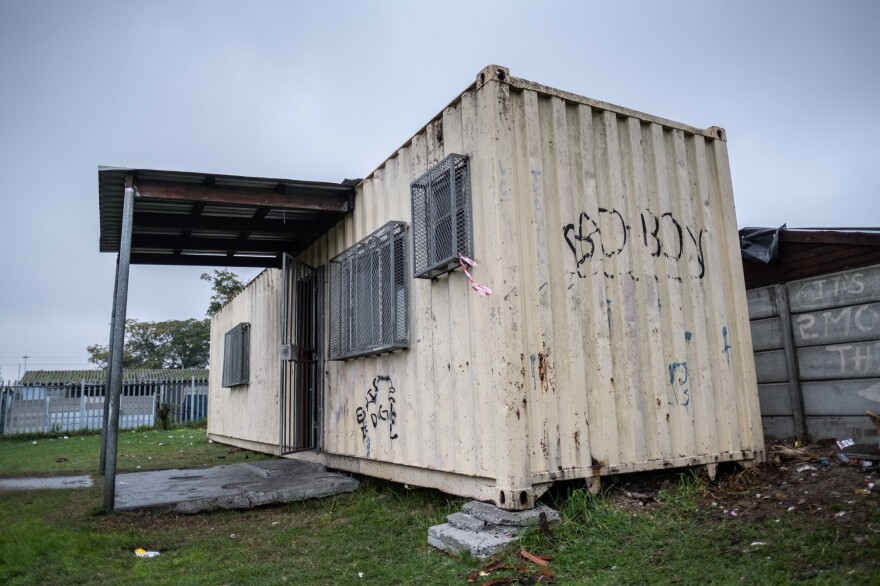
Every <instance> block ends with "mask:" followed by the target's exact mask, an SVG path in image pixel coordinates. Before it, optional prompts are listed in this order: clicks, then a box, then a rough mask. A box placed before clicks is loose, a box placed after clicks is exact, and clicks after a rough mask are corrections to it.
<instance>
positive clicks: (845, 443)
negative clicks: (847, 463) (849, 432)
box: [836, 439, 856, 450]
mask: <svg viewBox="0 0 880 586" xmlns="http://www.w3.org/2000/svg"><path fill="white" fill-rule="evenodd" d="M836 443H837V449H838V450H842V449H843V448H848V447H850V446H852V445H855V443H856V442H854V441H853V440H852V439H842V440H837V442H836Z"/></svg>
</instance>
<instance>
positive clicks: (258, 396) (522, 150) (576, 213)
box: [208, 65, 764, 509]
mask: <svg viewBox="0 0 880 586" xmlns="http://www.w3.org/2000/svg"><path fill="white" fill-rule="evenodd" d="M726 139H727V137H726V135H725V132H724V130H722V129H721V128H717V127H711V128H708V129H704V130H703V129H698V128H693V127H690V126H686V125H684V124H680V123H677V122H672V121H670V120H665V119H663V118H659V117H656V116H651V115H648V114H643V113H640V112H636V111H633V110H629V109H627V108H622V107H619V106H614V105H611V104H607V103H604V102H600V101H596V100H593V99H589V98H585V97H582V96H579V95H575V94H573V93H569V92H565V91H560V90H556V89H552V88H549V87H546V86H543V85H540V84H537V83H533V82H531V81H526V80H524V79H519V78H516V77H511V76H510V74H509V72H508V70H507V69H506V68H504V67H500V66H494V65H493V66H489V67H487V68H485V69H484V70H483V71H481V72H480V73H479V74H478V75H477V78H476V81H475V82H474V83H473V84H472V85H470V86H469V87H468V88H466V89H465V90H464V91H463V92H462V93H461V94H460V95H459V96H458V97H457V98H455V99H454V100H453V101H452V102H451V103H450V104H449V105H448V106H447V107H446V108H444V109H443V111H442V112H441V113H440V114H438V115H437V116H436V117H435V118H434V119H432V120H431V121H429V122H428V123H427V124H426V125H425V126H424V127H423V128H421V129H420V130H419V131H418V132H417V133H416V134H415V135H414V136H413V137H412V138H410V139H409V140H407V141H406V142H405V143H404V144H403V146H401V147H400V148H399V149H398V150H397V151H395V152H394V153H392V155H391V156H390V157H389V158H388V159H387V160H385V161H384V162H382V163H381V164H380V165H379V167H378V168H377V169H376V170H375V171H373V172H372V173H370V174H369V176H368V177H366V179H363V180H362V181H361V182H360V183H359V184H358V186H357V189H356V196H355V199H354V202H353V204H354V205H353V210H352V211H351V212H350V213H348V214H347V215H346V216H345V217H344V219H343V220H342V221H340V222H338V223H337V224H336V225H334V226H333V227H331V228H330V229H328V230H326V231H325V232H324V233H322V234H319V235H317V236H316V237H315V240H314V242H313V244H312V245H311V246H310V247H309V248H307V249H306V250H305V252H304V253H302V254H300V255H299V256H298V257H297V258H292V257H285V261H284V267H283V268H282V269H281V270H278V269H267V270H266V271H264V272H263V273H261V274H260V275H259V276H258V277H257V278H256V279H254V280H253V281H252V282H251V283H250V284H249V285H248V286H247V288H246V289H245V290H244V291H243V292H242V293H240V294H239V295H238V296H237V297H235V298H234V299H233V300H232V301H231V302H229V303H228V304H227V305H226V306H225V307H224V308H223V309H222V310H221V311H219V312H218V313H217V314H216V315H215V316H214V318H213V320H212V323H211V365H212V369H211V384H210V398H209V418H208V432H209V436H210V438H211V439H212V440H214V441H218V442H223V443H227V444H231V445H236V446H241V447H246V448H251V449H256V450H260V451H264V452H267V453H274V454H281V455H286V456H291V457H297V458H302V459H306V460H311V461H315V462H320V463H323V464H325V465H327V466H328V467H332V468H336V469H341V470H347V471H351V472H357V473H361V474H365V475H369V476H375V477H380V478H386V479H390V480H394V481H397V482H403V483H408V484H411V485H419V486H427V487H434V488H438V489H440V490H443V491H446V492H448V493H452V494H456V495H461V496H466V497H471V498H475V499H479V500H484V501H492V502H494V503H495V504H496V505H497V506H499V507H502V508H506V509H523V508H530V507H532V506H533V504H534V502H535V499H536V498H538V497H539V496H540V495H541V494H542V493H543V492H544V491H546V490H547V488H548V487H549V486H550V485H551V484H552V483H553V482H555V481H559V480H569V479H586V480H587V482H588V483H589V484H590V485H591V486H592V487H596V486H597V480H598V478H599V477H601V476H603V475H609V474H619V473H626V472H636V471H646V470H655V469H663V468H675V467H686V466H698V465H704V466H706V467H707V468H708V470H709V472H710V474H714V471H715V468H716V467H717V465H718V463H719V462H724V461H736V462H740V463H743V464H744V465H750V464H753V463H755V462H759V461H761V460H762V459H763V458H764V443H763V436H762V430H761V416H760V413H759V407H758V395H757V385H756V380H755V368H754V361H753V357H752V342H751V334H750V330H749V320H748V307H747V304H746V293H745V288H744V285H743V274H742V263H741V261H740V252H739V242H738V237H737V226H736V214H735V211H734V201H733V192H732V188H731V179H730V170H729V163H728V154H727V144H726ZM468 259H473V260H475V261H476V263H477V264H476V266H470V265H468V264H465V263H466V262H467V260H468ZM465 267H466V268H467V269H468V272H469V274H466V272H465V270H463V269H464V268H465ZM489 290H491V294H488V295H486V293H488V291H489Z"/></svg>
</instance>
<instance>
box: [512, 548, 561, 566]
mask: <svg viewBox="0 0 880 586" xmlns="http://www.w3.org/2000/svg"><path fill="white" fill-rule="evenodd" d="M519 555H520V556H521V557H524V558H525V559H527V560H529V561H530V562H532V563H534V564H538V565H539V566H546V565H547V563H548V562H550V561H551V560H552V559H553V558H551V557H549V556H546V555H537V554H534V553H529V552H527V551H526V550H524V549H521V550H519Z"/></svg>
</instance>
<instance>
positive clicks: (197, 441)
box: [0, 427, 266, 477]
mask: <svg viewBox="0 0 880 586" xmlns="http://www.w3.org/2000/svg"><path fill="white" fill-rule="evenodd" d="M100 454H101V436H100V435H95V434H92V435H70V436H65V435H64V434H59V435H53V436H44V437H34V438H31V439H26V440H22V439H15V438H3V439H0V477H4V476H5V477H9V476H49V475H56V474H57V475H68V474H98V470H99V463H100ZM265 457H266V456H263V455H261V454H255V453H253V452H249V451H247V450H239V449H236V448H230V447H229V446H224V445H221V444H215V443H210V442H209V441H208V434H207V431H206V430H205V428H204V427H200V428H198V427H197V428H189V427H179V428H175V429H171V430H169V431H162V430H151V429H149V430H133V431H120V432H119V443H118V458H117V460H116V466H117V471H118V472H135V471H137V470H161V469H165V468H184V467H200V466H217V465H219V464H232V463H235V462H243V461H245V459H255V458H265Z"/></svg>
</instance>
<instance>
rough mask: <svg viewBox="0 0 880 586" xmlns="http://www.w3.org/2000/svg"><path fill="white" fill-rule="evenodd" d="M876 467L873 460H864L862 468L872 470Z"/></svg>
mask: <svg viewBox="0 0 880 586" xmlns="http://www.w3.org/2000/svg"><path fill="white" fill-rule="evenodd" d="M873 465H874V462H872V461H871V460H862V468H870V467H871V466H873Z"/></svg>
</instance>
